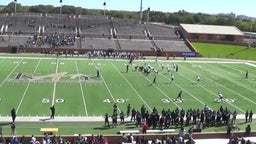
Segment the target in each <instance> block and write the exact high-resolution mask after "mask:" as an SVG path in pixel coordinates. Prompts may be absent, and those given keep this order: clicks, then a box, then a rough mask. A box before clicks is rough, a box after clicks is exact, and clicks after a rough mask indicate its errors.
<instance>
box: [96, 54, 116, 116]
mask: <svg viewBox="0 0 256 144" xmlns="http://www.w3.org/2000/svg"><path fill="white" fill-rule="evenodd" d="M91 61H92V62H93V64H94V67H95V68H96V69H97V68H98V67H97V65H96V63H95V61H94V60H93V59H91ZM100 77H101V79H102V80H103V83H104V85H105V87H106V88H107V90H108V93H109V94H110V96H111V98H112V100H113V101H114V103H116V100H115V98H114V96H113V94H112V93H111V91H110V89H109V87H108V85H107V83H106V81H105V79H104V77H103V76H102V75H100ZM117 109H118V111H119V113H120V112H121V110H120V109H119V108H118V107H117Z"/></svg>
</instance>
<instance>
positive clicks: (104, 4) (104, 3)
mask: <svg viewBox="0 0 256 144" xmlns="http://www.w3.org/2000/svg"><path fill="white" fill-rule="evenodd" d="M106 5H107V3H106V1H105V0H104V2H103V6H104V16H105V14H106Z"/></svg>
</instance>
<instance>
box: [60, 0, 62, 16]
mask: <svg viewBox="0 0 256 144" xmlns="http://www.w3.org/2000/svg"><path fill="white" fill-rule="evenodd" d="M61 14H62V0H60V15H61Z"/></svg>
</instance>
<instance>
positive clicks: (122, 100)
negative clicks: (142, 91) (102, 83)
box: [103, 99, 127, 103]
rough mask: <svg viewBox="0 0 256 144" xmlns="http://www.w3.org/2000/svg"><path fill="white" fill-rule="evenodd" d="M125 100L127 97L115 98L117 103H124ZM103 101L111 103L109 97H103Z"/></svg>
mask: <svg viewBox="0 0 256 144" xmlns="http://www.w3.org/2000/svg"><path fill="white" fill-rule="evenodd" d="M126 101H127V99H116V102H117V103H125V102H126ZM103 102H104V103H112V102H113V100H111V99H104V100H103Z"/></svg>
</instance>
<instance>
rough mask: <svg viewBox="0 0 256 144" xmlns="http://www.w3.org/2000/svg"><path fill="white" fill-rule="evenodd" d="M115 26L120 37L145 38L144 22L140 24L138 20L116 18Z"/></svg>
mask: <svg viewBox="0 0 256 144" xmlns="http://www.w3.org/2000/svg"><path fill="white" fill-rule="evenodd" d="M113 25H114V28H115V29H116V30H117V35H118V38H120V39H129V38H132V39H144V38H145V28H144V24H140V23H138V22H137V21H131V20H126V19H114V20H113Z"/></svg>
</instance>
